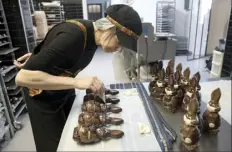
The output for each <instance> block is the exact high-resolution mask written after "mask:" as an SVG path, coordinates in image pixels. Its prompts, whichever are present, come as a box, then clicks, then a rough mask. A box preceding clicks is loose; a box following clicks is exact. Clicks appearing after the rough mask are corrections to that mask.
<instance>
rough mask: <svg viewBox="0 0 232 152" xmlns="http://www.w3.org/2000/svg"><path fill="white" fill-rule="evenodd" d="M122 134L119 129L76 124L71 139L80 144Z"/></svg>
mask: <svg viewBox="0 0 232 152" xmlns="http://www.w3.org/2000/svg"><path fill="white" fill-rule="evenodd" d="M123 135H124V132H122V131H121V130H110V129H107V128H104V127H101V128H96V127H95V126H91V127H84V126H82V125H78V126H77V127H75V128H74V131H73V139H74V140H75V141H77V142H79V143H80V144H91V143H95V142H99V141H101V140H102V139H109V138H122V137H123Z"/></svg>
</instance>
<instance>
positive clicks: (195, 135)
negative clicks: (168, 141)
mask: <svg viewBox="0 0 232 152" xmlns="http://www.w3.org/2000/svg"><path fill="white" fill-rule="evenodd" d="M198 108H199V105H198V101H197V99H195V98H194V99H191V101H190V103H189V105H188V108H187V113H186V114H185V115H184V117H183V124H182V125H181V128H180V136H181V141H182V144H183V145H184V146H185V148H186V149H188V150H195V149H196V148H197V147H198V146H199V140H200V136H201V133H200V130H199V128H198V123H199V120H198V116H197V111H198Z"/></svg>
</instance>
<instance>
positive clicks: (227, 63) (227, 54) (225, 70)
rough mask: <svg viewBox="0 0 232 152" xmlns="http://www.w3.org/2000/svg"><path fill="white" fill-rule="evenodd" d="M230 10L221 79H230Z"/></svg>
mask: <svg viewBox="0 0 232 152" xmlns="http://www.w3.org/2000/svg"><path fill="white" fill-rule="evenodd" d="M231 59H232V9H231V12H230V20H229V26H228V31H227V38H226V47H225V52H224V58H223V64H222V74H221V77H230V78H232V60H231Z"/></svg>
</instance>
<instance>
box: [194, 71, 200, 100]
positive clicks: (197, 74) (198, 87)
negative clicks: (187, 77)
mask: <svg viewBox="0 0 232 152" xmlns="http://www.w3.org/2000/svg"><path fill="white" fill-rule="evenodd" d="M193 77H195V78H196V80H197V86H196V90H197V96H198V97H197V99H198V101H199V104H201V93H200V90H201V86H200V80H201V75H200V73H199V72H197V73H196V74H194V75H193Z"/></svg>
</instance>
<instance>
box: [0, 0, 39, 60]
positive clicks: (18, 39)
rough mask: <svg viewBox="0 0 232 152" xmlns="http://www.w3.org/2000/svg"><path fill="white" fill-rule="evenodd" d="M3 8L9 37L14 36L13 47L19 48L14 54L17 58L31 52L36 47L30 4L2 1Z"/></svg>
mask: <svg viewBox="0 0 232 152" xmlns="http://www.w3.org/2000/svg"><path fill="white" fill-rule="evenodd" d="M3 7H4V10H5V14H6V20H7V24H8V27H9V30H10V35H13V36H14V37H13V38H12V43H13V45H14V46H15V47H20V49H19V51H17V52H16V53H15V56H16V58H18V57H20V56H22V55H24V54H26V53H28V52H31V51H32V50H33V49H34V48H35V46H36V38H35V34H34V31H33V23H32V17H31V9H30V3H29V1H28V0H15V1H3Z"/></svg>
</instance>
